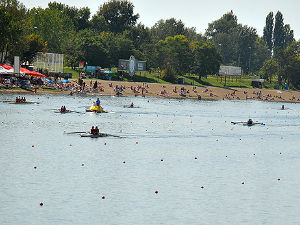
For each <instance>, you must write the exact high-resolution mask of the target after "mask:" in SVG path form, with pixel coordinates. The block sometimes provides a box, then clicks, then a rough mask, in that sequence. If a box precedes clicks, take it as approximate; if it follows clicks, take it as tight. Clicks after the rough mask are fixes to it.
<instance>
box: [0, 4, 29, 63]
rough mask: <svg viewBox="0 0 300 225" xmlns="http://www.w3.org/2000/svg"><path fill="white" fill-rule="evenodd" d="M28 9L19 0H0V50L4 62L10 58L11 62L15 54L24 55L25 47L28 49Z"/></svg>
mask: <svg viewBox="0 0 300 225" xmlns="http://www.w3.org/2000/svg"><path fill="white" fill-rule="evenodd" d="M27 16H28V14H27V10H26V8H25V6H24V5H23V4H21V3H20V2H18V1H17V0H0V25H1V31H0V52H1V53H2V52H3V53H4V57H3V58H2V59H0V60H1V61H2V62H4V61H5V60H6V59H9V60H10V61H11V62H12V60H13V56H14V55H20V56H22V53H23V49H26V48H27V46H26V40H25V39H26V35H27V34H26V31H27V28H28V20H27Z"/></svg>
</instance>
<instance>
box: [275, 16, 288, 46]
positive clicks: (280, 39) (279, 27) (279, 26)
mask: <svg viewBox="0 0 300 225" xmlns="http://www.w3.org/2000/svg"><path fill="white" fill-rule="evenodd" d="M284 39H285V32H284V23H283V16H282V13H281V12H280V11H278V12H277V13H276V16H275V26H274V48H280V49H283V47H284Z"/></svg>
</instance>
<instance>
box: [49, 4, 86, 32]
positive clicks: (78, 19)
mask: <svg viewBox="0 0 300 225" xmlns="http://www.w3.org/2000/svg"><path fill="white" fill-rule="evenodd" d="M48 8H49V9H51V10H58V11H60V12H61V13H62V14H64V15H67V16H68V17H69V18H70V19H71V20H72V22H73V25H74V28H75V30H76V31H79V30H83V29H86V28H89V27H90V22H89V18H90V15H91V12H90V9H89V8H88V7H84V8H80V9H77V8H76V7H70V6H68V5H65V4H62V3H57V2H49V3H48Z"/></svg>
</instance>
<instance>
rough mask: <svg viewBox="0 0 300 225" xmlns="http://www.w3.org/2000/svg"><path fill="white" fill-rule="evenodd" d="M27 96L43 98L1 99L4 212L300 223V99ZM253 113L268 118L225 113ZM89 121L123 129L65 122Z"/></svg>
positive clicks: (89, 220)
mask: <svg viewBox="0 0 300 225" xmlns="http://www.w3.org/2000/svg"><path fill="white" fill-rule="evenodd" d="M15 97H16V96H15V95H13V94H2V95H0V100H1V101H5V100H12V99H14V98H15ZM26 99H27V100H28V101H35V102H39V103H40V104H29V105H16V104H8V103H7V102H1V103H0V123H1V127H0V135H1V147H0V165H1V172H0V190H1V192H0V200H1V207H0V224H299V223H300V214H299V210H300V192H299V187H300V175H299V174H300V173H299V171H300V152H299V144H300V132H299V130H300V120H299V112H300V110H299V105H297V104H287V103H286V104H285V107H286V108H288V109H287V110H280V109H281V105H282V104H281V103H267V102H259V101H198V100H178V99H161V98H140V97H120V98H118V97H110V96H105V97H101V104H102V106H103V108H104V109H105V110H107V111H108V112H109V113H105V114H94V113H85V109H86V108H87V107H89V106H90V105H91V104H92V102H93V101H95V100H96V98H95V97H92V96H87V97H76V96H65V95H54V94H53V95H37V96H33V95H26ZM131 102H133V103H134V104H135V105H136V106H137V108H127V107H124V106H129V104H130V103H131ZM62 105H65V106H66V107H67V109H70V110H74V111H76V112H78V113H67V114H59V113H54V109H58V108H60V107H61V106H62ZM249 118H252V119H253V120H254V121H259V122H263V123H265V124H266V125H265V126H261V125H256V126H252V127H247V126H242V125H238V124H237V125H232V124H231V123H230V122H231V121H246V120H247V119H249ZM93 125H97V126H98V127H99V129H100V132H103V133H109V134H113V135H119V136H121V137H122V138H117V137H104V138H98V139H92V138H81V137H80V136H79V134H66V132H75V131H88V130H89V129H90V128H91V126H93ZM35 166H36V169H35V168H34V167H35ZM278 179H280V180H278ZM242 183H243V184H242ZM201 186H202V187H203V188H201ZM156 190H157V191H158V193H157V194H155V191H156ZM102 196H105V199H102ZM40 202H43V203H44V205H43V206H42V207H41V206H40V205H39V203H40Z"/></svg>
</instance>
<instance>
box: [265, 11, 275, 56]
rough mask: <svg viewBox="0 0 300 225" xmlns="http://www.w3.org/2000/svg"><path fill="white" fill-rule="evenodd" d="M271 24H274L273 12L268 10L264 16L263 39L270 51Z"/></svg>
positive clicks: (271, 42)
mask: <svg viewBox="0 0 300 225" xmlns="http://www.w3.org/2000/svg"><path fill="white" fill-rule="evenodd" d="M273 25H274V18H273V12H270V13H269V14H268V15H267V17H266V26H265V27H264V35H263V39H264V41H265V43H266V44H267V46H268V49H269V50H270V51H271V52H272V49H273Z"/></svg>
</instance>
